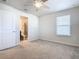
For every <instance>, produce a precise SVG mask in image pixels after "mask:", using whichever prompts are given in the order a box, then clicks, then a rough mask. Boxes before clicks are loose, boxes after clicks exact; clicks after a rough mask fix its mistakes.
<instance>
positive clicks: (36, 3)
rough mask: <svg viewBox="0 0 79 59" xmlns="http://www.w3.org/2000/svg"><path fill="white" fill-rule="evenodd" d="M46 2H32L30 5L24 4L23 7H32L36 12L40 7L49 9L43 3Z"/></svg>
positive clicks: (39, 0) (36, 0) (45, 0)
mask: <svg viewBox="0 0 79 59" xmlns="http://www.w3.org/2000/svg"><path fill="white" fill-rule="evenodd" d="M47 1H48V0H33V2H31V3H26V4H25V5H24V6H25V7H27V6H28V7H29V6H32V7H34V8H35V9H36V10H39V9H40V8H41V7H42V8H49V7H48V6H47V5H46V4H45V2H47ZM24 10H27V8H25V9H24Z"/></svg>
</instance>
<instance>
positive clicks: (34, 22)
mask: <svg viewBox="0 0 79 59" xmlns="http://www.w3.org/2000/svg"><path fill="white" fill-rule="evenodd" d="M1 11H7V12H11V13H14V14H15V15H16V17H15V19H16V20H15V21H16V25H15V24H13V25H15V27H17V29H16V31H18V32H17V33H16V34H17V37H18V38H17V39H16V42H17V44H19V41H20V39H19V38H20V32H19V30H20V28H19V20H20V16H26V17H28V41H32V40H37V39H38V38H39V26H38V24H39V23H38V20H39V19H38V17H37V16H35V15H32V14H27V13H24V12H21V11H19V10H17V9H15V8H12V7H10V6H7V5H5V4H2V3H0V12H1ZM9 20H10V19H9ZM9 20H8V22H9ZM1 22H2V20H1V19H0V29H1V28H2V27H1ZM5 23H6V19H5V20H4V24H5ZM2 35H3V34H1V30H0V40H1V37H2ZM7 35H8V36H9V34H7ZM5 40H6V41H7V40H10V39H6V38H5ZM6 41H5V42H6ZM0 42H1V41H0ZM0 44H1V43H0ZM17 44H16V45H17Z"/></svg>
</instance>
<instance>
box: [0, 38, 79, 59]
mask: <svg viewBox="0 0 79 59" xmlns="http://www.w3.org/2000/svg"><path fill="white" fill-rule="evenodd" d="M0 59H79V48H77V47H71V46H66V45H62V44H56V43H52V42H48V41H43V40H37V41H32V42H27V41H24V42H22V43H21V45H19V46H17V47H14V48H10V49H7V50H3V51H0Z"/></svg>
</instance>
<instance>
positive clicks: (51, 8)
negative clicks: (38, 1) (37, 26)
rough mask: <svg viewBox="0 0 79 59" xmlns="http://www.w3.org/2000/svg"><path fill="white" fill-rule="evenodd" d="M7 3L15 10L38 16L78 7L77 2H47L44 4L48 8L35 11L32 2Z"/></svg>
mask: <svg viewBox="0 0 79 59" xmlns="http://www.w3.org/2000/svg"><path fill="white" fill-rule="evenodd" d="M7 3H8V4H9V5H11V6H13V7H15V8H17V9H20V10H22V11H25V12H27V13H32V14H35V15H38V16H40V15H44V14H47V13H50V12H56V11H61V10H65V9H69V8H72V7H76V6H79V0H48V1H47V2H46V3H45V5H47V6H48V8H46V7H44V8H43V7H42V8H40V9H39V10H36V9H35V7H34V6H32V4H33V0H7ZM24 5H26V6H24ZM24 9H26V10H24Z"/></svg>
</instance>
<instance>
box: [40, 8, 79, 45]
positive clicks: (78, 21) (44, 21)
mask: <svg viewBox="0 0 79 59" xmlns="http://www.w3.org/2000/svg"><path fill="white" fill-rule="evenodd" d="M64 15H70V16H71V32H72V34H71V36H70V37H65V36H57V35H56V17H58V16H64ZM40 39H42V40H48V41H52V42H57V43H64V44H68V45H73V46H79V7H75V8H72V9H68V10H63V11H59V12H55V13H50V14H47V15H43V16H40Z"/></svg>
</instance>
